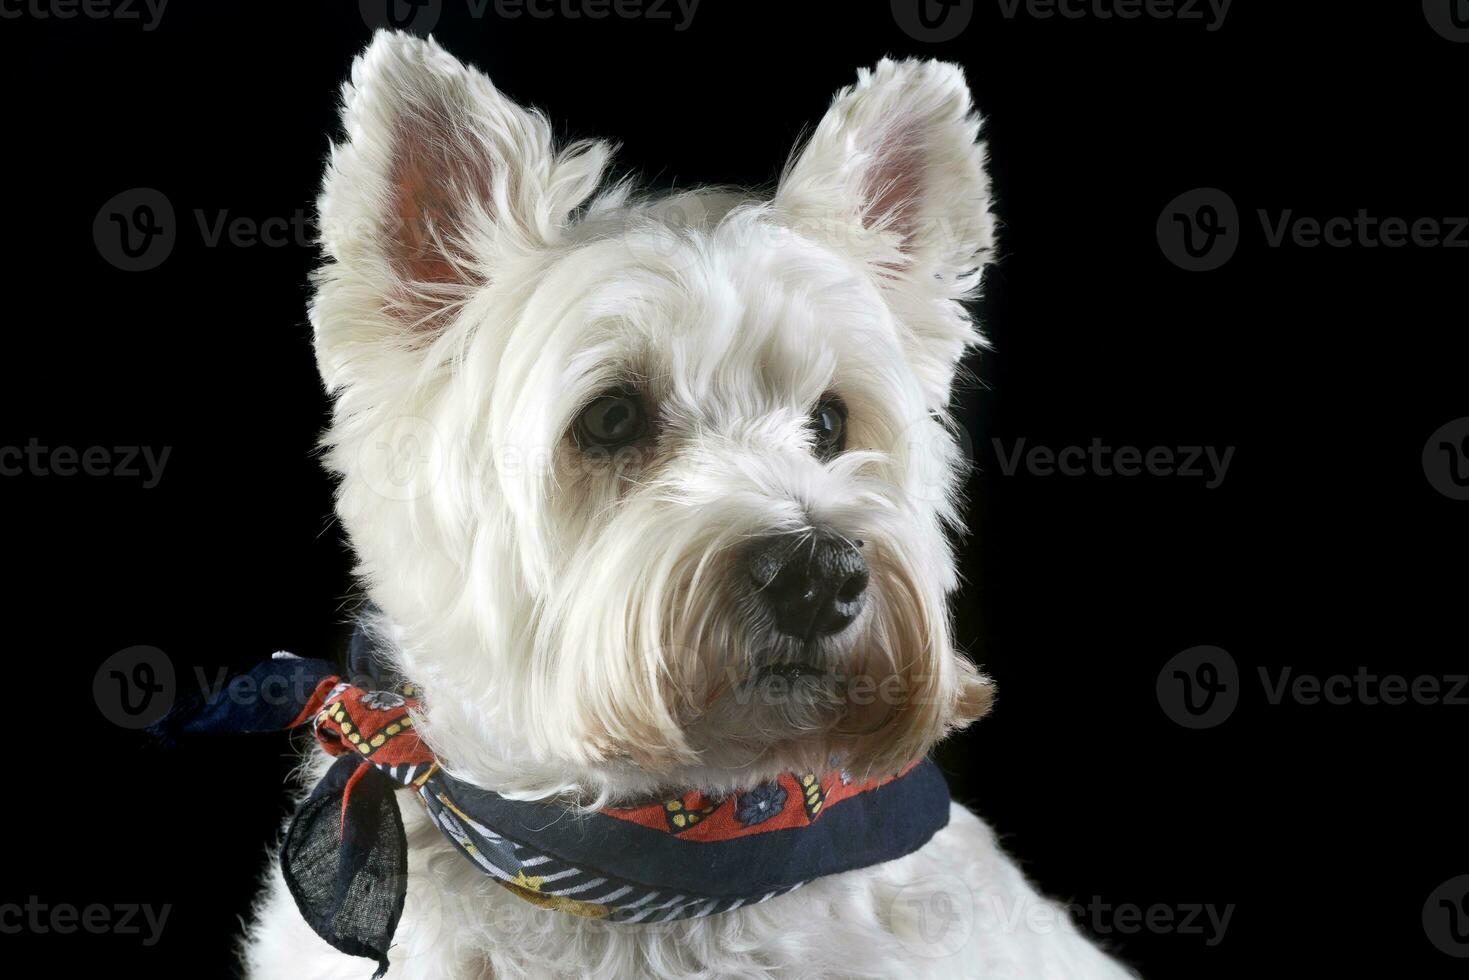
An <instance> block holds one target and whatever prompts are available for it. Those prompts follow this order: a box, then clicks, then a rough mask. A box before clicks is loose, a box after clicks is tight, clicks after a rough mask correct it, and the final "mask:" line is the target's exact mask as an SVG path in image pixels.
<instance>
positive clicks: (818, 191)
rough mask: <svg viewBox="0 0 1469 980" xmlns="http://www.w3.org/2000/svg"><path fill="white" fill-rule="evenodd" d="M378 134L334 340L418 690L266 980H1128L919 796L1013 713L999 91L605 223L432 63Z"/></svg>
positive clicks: (582, 166) (821, 135) (323, 735)
mask: <svg viewBox="0 0 1469 980" xmlns="http://www.w3.org/2000/svg"><path fill="white" fill-rule="evenodd" d="M342 128H343V133H342V137H341V139H340V141H339V142H337V143H336V145H335V146H334V147H333V149H332V152H331V159H330V162H329V164H328V166H327V170H326V175H325V179H324V183H323V189H322V193H321V197H320V201H319V209H320V216H319V217H320V228H321V238H322V245H323V249H324V260H323V264H322V266H321V268H320V270H319V271H318V273H317V275H316V278H315V295H314V299H313V301H312V304H311V321H312V324H313V327H314V332H315V344H316V353H317V359H318V362H319V366H320V369H321V375H322V378H323V380H324V382H325V384H326V387H327V388H328V390H329V391H330V393H331V395H332V397H333V399H334V413H333V417H332V422H331V426H330V428H329V430H328V432H327V433H326V435H325V439H324V443H325V446H326V450H327V455H326V459H327V463H328V467H329V469H330V470H331V472H332V473H333V474H334V475H335V476H336V477H337V478H338V480H339V481H340V492H339V496H338V504H337V513H338V515H339V517H340V519H341V523H342V526H343V527H344V528H345V529H346V531H347V533H348V535H349V537H350V540H351V544H352V546H353V548H354V550H355V554H356V556H357V559H358V573H359V576H360V580H361V583H362V586H363V589H364V591H365V593H366V596H367V597H368V598H369V599H370V600H371V605H370V607H369V609H370V612H369V613H368V614H367V615H366V617H365V621H364V624H363V627H362V630H363V634H362V635H363V636H365V637H366V638H367V639H366V641H365V642H366V645H367V647H370V651H369V653H368V654H367V655H366V658H367V659H365V660H363V661H361V662H362V663H366V662H368V661H369V660H371V661H372V662H373V663H375V664H376V665H377V666H376V667H374V668H373V669H374V670H379V669H380V670H381V671H382V672H383V673H384V674H390V675H391V677H392V678H394V680H393V681H391V682H389V681H383V680H381V679H380V678H379V677H377V676H376V675H375V676H374V678H373V679H371V680H370V681H366V682H360V683H359V682H357V681H351V680H346V679H342V678H338V677H329V678H325V679H324V680H323V686H322V688H321V689H320V691H318V692H317V693H316V695H315V696H314V700H313V701H312V702H311V703H310V704H309V706H307V707H305V708H303V711H304V712H305V713H304V714H302V715H301V716H300V717H298V718H297V719H296V720H295V723H300V722H302V721H311V723H312V724H313V725H314V727H315V731H316V735H317V738H318V739H319V740H321V741H322V744H323V745H325V746H326V747H327V751H318V752H314V753H313V754H312V756H311V758H310V759H309V760H308V763H307V765H306V769H307V770H308V772H309V774H310V775H311V776H312V777H314V778H313V779H312V780H311V781H312V782H316V783H317V790H316V791H315V792H314V793H313V794H312V795H310V796H306V797H303V804H302V807H303V809H302V811H301V816H298V818H297V820H296V821H295V822H294V825H293V828H292V830H291V832H290V834H288V837H287V841H286V844H285V846H284V856H283V857H282V858H279V859H277V861H276V862H275V864H274V867H273V868H272V871H271V874H270V877H269V883H268V885H267V888H266V892H265V894H264V895H263V896H262V898H261V900H260V904H259V907H258V909H257V913H256V916H255V918H254V921H253V924H252V925H251V927H250V928H249V930H248V934H247V938H246V940H245V942H244V958H245V960H246V962H247V966H248V970H249V974H250V976H252V977H255V978H277V977H292V978H294V977H311V978H334V977H341V978H351V980H365V978H366V977H367V976H368V975H369V973H370V971H371V969H372V965H371V963H369V962H368V961H367V960H364V959H362V958H360V957H361V956H363V955H366V956H370V957H376V958H378V960H379V964H380V966H381V967H382V968H383V969H386V970H387V975H388V976H389V977H395V978H429V980H442V978H446V977H496V978H512V977H514V978H520V977H525V978H537V980H539V978H544V977H568V978H572V977H574V978H581V977H667V978H695V977H697V978H701V980H707V978H715V977H738V978H743V980H751V978H760V977H772V978H773V977H785V978H788V977H813V978H814V977H820V978H830V977H874V978H877V977H881V978H890V977H916V976H922V977H983V978H997V977H1007V978H1008V977H1055V978H1062V977H1064V978H1068V980H1077V978H1091V977H1126V976H1128V975H1129V974H1128V972H1127V971H1126V970H1125V969H1123V968H1122V967H1120V966H1118V965H1117V964H1116V963H1115V962H1114V961H1113V960H1111V959H1109V958H1108V957H1107V956H1106V955H1105V954H1103V953H1102V952H1101V951H1099V950H1098V949H1097V948H1096V947H1095V946H1094V945H1093V944H1092V943H1091V942H1089V941H1088V940H1087V939H1086V938H1084V937H1083V936H1082V935H1081V934H1080V933H1079V932H1078V931H1077V930H1076V929H1075V927H1074V926H1073V924H1072V923H1071V922H1070V920H1069V919H1068V917H1067V915H1066V913H1065V911H1064V910H1063V909H1061V908H1060V907H1059V906H1057V905H1055V904H1053V903H1051V902H1049V901H1048V900H1046V899H1044V898H1042V897H1041V896H1040V895H1039V894H1037V892H1036V891H1034V890H1033V889H1032V887H1031V886H1030V885H1029V884H1028V883H1027V882H1026V880H1025V878H1024V877H1023V876H1022V874H1021V873H1020V872H1019V870H1017V868H1016V866H1015V865H1014V864H1013V863H1012V862H1011V861H1010V860H1009V859H1008V858H1007V857H1006V856H1005V855H1004V854H1003V853H1002V852H1001V850H1000V849H999V847H998V846H997V844H996V841H995V837H994V835H993V833H992V832H991V831H990V830H989V829H988V828H987V827H986V826H985V825H984V824H983V823H982V822H981V821H980V820H979V819H978V818H977V817H975V816H974V815H973V814H971V813H969V812H968V811H967V810H965V809H963V808H962V807H960V806H959V805H957V804H953V803H950V802H949V800H948V795H947V791H946V789H944V787H943V783H942V777H940V776H938V775H937V773H936V770H934V769H933V766H932V763H928V762H924V761H923V760H924V757H925V755H926V753H927V752H928V750H929V749H930V748H931V747H932V746H933V745H934V743H935V742H936V741H937V740H939V739H941V738H943V737H944V736H945V735H946V734H948V733H950V732H952V731H954V730H955V729H958V728H961V727H963V726H965V725H967V724H969V723H970V722H972V721H974V720H975V719H977V718H979V717H980V716H981V715H983V714H984V713H985V712H986V711H987V710H988V709H989V706H990V704H991V700H992V690H993V689H992V687H991V685H990V683H989V681H988V679H987V678H986V677H984V676H983V675H982V674H980V673H979V672H978V671H976V669H975V668H974V667H973V666H972V665H971V664H970V662H969V661H968V660H967V659H965V657H964V656H962V655H961V654H960V653H959V652H958V651H956V650H955V648H954V645H953V640H952V636H951V629H952V628H951V623H950V615H949V612H948V609H947V602H948V597H949V595H950V594H951V593H952V592H953V591H954V590H955V588H956V585H957V576H956V572H955V568H954V561H953V554H952V551H951V545H950V541H949V535H950V534H951V533H956V532H958V531H959V530H960V529H961V524H960V518H959V514H958V510H957V504H958V500H957V497H958V489H959V488H958V484H959V482H960V478H961V477H960V474H961V464H962V460H961V454H960V452H959V449H958V444H957V440H956V433H955V429H954V425H953V423H952V422H951V420H950V418H949V416H948V406H949V402H950V387H951V385H952V383H953V381H954V377H955V373H956V371H957V370H958V369H959V366H960V360H961V358H962V357H963V355H964V354H965V352H966V351H967V350H969V349H971V348H973V347H975V346H976V345H980V344H982V343H983V341H982V339H981V336H980V334H979V332H978V331H977V329H976V327H975V325H974V324H973V323H972V322H971V319H970V316H969V314H968V312H967V311H966V309H965V307H964V305H963V303H964V301H965V300H967V299H970V298H973V297H974V296H975V295H976V293H977V292H978V290H979V288H980V280H981V276H982V274H983V270H984V266H985V264H986V263H987V262H988V261H989V260H990V259H991V257H992V256H993V253H994V241H995V224H996V222H995V219H994V217H993V216H992V215H991V213H990V189H989V184H988V180H987V178H986V175H985V169H984V163H985V158H984V149H983V146H982V145H981V144H980V143H979V142H977V139H978V134H979V129H980V120H979V118H978V117H977V115H976V114H975V112H974V110H973V107H972V104H971V99H970V95H969V92H968V89H967V87H966V83H965V80H964V77H963V74H962V72H961V71H960V69H959V68H957V67H955V66H953V65H948V64H943V63H939V62H936V61H918V60H908V61H888V60H884V61H882V62H880V63H879V64H878V65H877V66H876V67H875V68H873V69H871V70H868V71H861V72H859V73H858V77H857V82H856V84H855V85H853V86H851V87H849V88H847V89H844V90H843V91H841V92H840V93H838V95H837V96H836V99H835V101H834V103H833V104H832V106H831V109H830V111H829V112H828V113H827V114H826V116H825V118H824V119H822V121H821V122H820V124H819V125H818V126H817V127H816V129H815V130H814V132H813V133H812V135H811V137H810V138H809V139H808V140H807V141H806V142H805V144H804V146H803V147H801V148H799V149H798V150H797V152H796V153H795V154H794V156H793V157H792V159H791V161H790V163H789V164H788V166H787V167H786V168H785V171H784V173H783V175H782V177H781V179H780V181H779V185H778V187H777V189H776V190H775V191H774V193H773V194H771V195H760V194H755V193H749V192H740V191H731V190H728V189H714V188H704V189H699V190H693V191H687V192H682V193H671V194H664V195H656V196H653V195H641V194H639V193H638V192H636V191H635V189H634V188H633V187H632V186H631V185H629V184H628V183H627V182H613V181H609V180H608V179H607V171H608V168H609V163H610V160H611V157H612V152H613V150H612V147H610V146H609V145H608V144H606V143H602V142H597V141H583V142H576V143H572V144H570V145H566V146H557V145H556V143H555V141H554V140H553V138H552V129H551V126H550V124H549V123H548V122H547V120H546V119H545V118H544V117H543V116H541V115H539V114H538V113H535V112H532V111H528V110H526V109H523V108H521V107H519V106H517V105H515V104H513V103H512V102H511V101H509V100H508V99H506V98H505V97H504V96H503V95H501V94H500V93H499V92H498V91H497V90H496V89H495V87H494V86H493V85H492V84H491V83H490V81H489V79H488V78H486V77H485V76H484V75H482V74H480V73H479V72H478V71H476V70H474V69H472V68H469V67H467V66H465V65H464V64H462V63H460V62H459V61H457V60H455V59H454V58H453V57H452V56H450V55H449V54H447V53H446V52H445V51H444V50H443V49H442V48H441V47H439V46H438V45H437V44H436V43H435V42H433V41H432V40H422V39H419V38H415V37H411V36H408V35H404V34H397V33H380V34H378V35H377V36H376V38H375V39H374V40H373V41H372V43H371V45H370V46H369V47H368V48H367V50H366V51H365V52H364V53H363V54H362V55H361V56H360V57H359V58H358V59H357V60H356V62H355V64H354V65H353V67H352V73H351V80H350V81H349V82H348V83H347V84H346V85H344V87H343V109H342ZM408 682H411V685H412V686H411V687H410V686H407V683H408ZM368 688H383V689H381V690H377V689H374V690H368ZM389 688H391V689H389ZM395 752H396V753H397V754H393V753H395ZM334 753H335V754H334ZM334 758H336V759H337V760H338V762H337V763H336V764H333V759H334ZM339 766H345V768H343V769H341V774H342V775H341V776H340V777H337V776H334V775H333V773H336V772H337V771H338V767H339ZM369 777H370V778H369ZM371 780H378V781H379V782H382V781H384V780H391V781H392V782H391V784H389V783H387V782H383V785H391V786H392V787H393V788H394V789H398V788H402V789H407V790H409V791H408V792H392V791H389V792H387V793H383V794H379V795H376V796H371V795H370V794H369V792H368V787H369V784H370V783H371ZM373 785H376V784H373ZM322 787H327V790H328V791H327V792H325V793H324V792H323V791H322ZM365 798H370V799H373V800H387V801H389V802H388V803H387V804H385V805H382V804H373V805H374V806H376V807H377V809H376V810H373V811H372V812H370V813H368V814H367V815H365V816H364V815H363V814H362V813H360V812H357V813H355V814H354V812H353V810H352V809H351V808H350V807H349V801H350V803H351V807H355V808H356V809H357V811H361V810H362V809H363V803H362V800H363V799H365ZM320 799H329V801H330V805H329V806H326V807H325V809H322V807H320V806H317V804H316V803H314V802H313V801H315V800H320ZM313 807H316V809H314V810H313V809H312V808H313ZM321 813H326V814H327V817H325V818H324V819H321V820H315V819H314V816H313V814H314V815H320V814H321ZM364 828H366V829H364ZM323 842H325V843H323ZM394 854H400V855H401V856H400V857H396V858H395V857H394ZM405 862H406V863H405ZM298 907H299V908H298ZM308 920H310V922H309V924H308ZM364 923H365V924H364ZM364 937H365V938H364ZM379 940H381V941H379ZM389 945H390V948H388V947H389ZM374 950H376V952H374ZM351 954H356V955H351Z"/></svg>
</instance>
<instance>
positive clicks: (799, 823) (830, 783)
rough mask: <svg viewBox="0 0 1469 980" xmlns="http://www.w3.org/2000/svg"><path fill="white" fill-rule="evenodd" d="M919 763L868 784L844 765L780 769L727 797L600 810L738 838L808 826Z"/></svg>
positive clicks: (695, 794) (696, 836)
mask: <svg viewBox="0 0 1469 980" xmlns="http://www.w3.org/2000/svg"><path fill="white" fill-rule="evenodd" d="M917 764H918V763H917V762H916V761H915V762H912V763H909V764H908V765H907V766H905V767H904V768H903V770H902V771H901V772H899V773H897V774H896V775H892V776H883V777H880V778H877V779H869V780H868V781H867V782H865V783H858V782H855V781H851V780H850V779H849V778H847V777H846V775H845V772H844V770H840V769H838V770H833V771H832V772H829V773H827V774H826V775H825V776H823V777H821V778H820V779H819V780H818V779H816V778H815V777H814V776H810V775H803V776H798V775H796V774H795V773H782V774H781V775H780V776H779V777H777V778H776V780H775V781H774V782H772V783H767V784H765V785H764V786H759V787H756V788H755V789H753V790H750V791H747V792H743V793H735V794H734V795H732V796H729V797H726V798H724V799H711V798H709V797H706V796H705V795H704V794H703V793H700V792H699V791H697V790H690V791H688V792H687V793H684V794H683V795H682V796H680V797H678V798H677V799H672V800H665V801H664V802H662V803H649V804H647V805H645V806H638V807H628V808H621V809H619V808H610V807H609V808H607V809H604V810H603V811H602V812H603V813H605V814H606V815H607V816H609V817H616V818H618V819H619V820H626V821H628V822H629V823H635V824H638V825H640V826H643V827H647V828H648V829H650V830H661V831H663V832H664V833H668V834H674V835H676V836H678V837H680V838H682V839H684V840H693V841H700V842H709V841H722V840H734V839H736V838H739V837H749V836H751V835H753V834H763V833H765V832H767V831H771V830H787V829H790V828H792V827H808V826H810V825H811V824H812V823H813V822H814V821H815V820H816V819H817V818H819V817H820V816H821V814H823V813H825V812H826V811H827V810H829V809H830V808H831V807H833V806H835V805H836V804H838V803H841V802H842V801H843V800H849V799H851V798H852V797H854V796H859V795H861V794H862V793H866V792H868V791H870V790H874V789H877V788H878V787H879V786H884V785H886V784H888V783H890V782H892V781H893V780H894V779H898V778H900V777H902V776H905V775H907V773H908V771H909V770H911V769H912V768H913V767H914V766H916V765H917Z"/></svg>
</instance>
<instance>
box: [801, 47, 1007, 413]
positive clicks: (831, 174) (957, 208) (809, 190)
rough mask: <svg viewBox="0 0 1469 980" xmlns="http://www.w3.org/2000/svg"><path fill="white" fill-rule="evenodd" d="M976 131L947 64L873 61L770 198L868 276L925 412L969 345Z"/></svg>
mask: <svg viewBox="0 0 1469 980" xmlns="http://www.w3.org/2000/svg"><path fill="white" fill-rule="evenodd" d="M979 129H980V119H979V117H978V115H976V113H975V111H974V106H973V101H972V99H971V98H970V94H969V87H968V85H967V84H966V83H965V81H964V73H963V71H962V70H961V69H960V68H959V67H958V66H957V65H951V64H946V63H943V62H939V61H919V60H907V61H891V60H887V59H884V60H883V61H881V62H879V63H878V65H877V67H876V68H873V69H871V70H863V71H861V72H859V73H858V77H857V84H856V85H853V86H850V87H849V88H846V89H843V90H842V91H841V92H839V93H837V96H836V99H835V100H834V101H833V103H832V106H831V108H830V109H829V110H828V111H827V113H826V116H825V117H824V118H823V119H822V120H821V122H820V124H819V125H817V127H816V129H815V131H814V132H813V133H812V135H811V138H810V139H809V140H808V141H807V142H806V145H805V146H804V147H803V148H801V149H800V150H799V151H798V152H797V153H796V154H795V155H794V156H793V158H792V160H791V162H790V163H789V164H788V166H787V167H786V170H785V173H784V175H783V176H782V178H781V182H780V187H779V190H778V191H777V192H776V196H775V205H776V208H777V212H778V213H782V214H784V215H785V216H786V217H787V220H791V221H793V222H794V223H795V224H796V226H797V227H798V228H799V229H800V230H801V231H802V232H803V233H805V234H810V235H812V236H814V237H819V238H821V239H822V240H824V241H825V242H826V243H827V244H828V245H830V246H831V247H834V248H837V249H839V250H841V251H843V252H846V253H848V254H850V255H852V256H853V257H854V258H856V259H858V260H859V261H861V262H863V263H864V264H865V265H866V266H867V267H868V268H869V269H871V270H872V272H873V274H874V275H875V276H876V277H877V278H878V279H879V281H880V283H881V285H882V286H883V289H884V294H885V295H886V296H887V297H888V298H889V302H890V303H891V304H892V305H893V308H894V311H895V313H897V315H898V317H899V319H900V320H902V321H903V323H904V324H905V326H906V327H907V328H908V329H909V330H910V331H911V332H912V336H911V338H910V339H911V340H912V342H913V344H912V350H913V354H914V363H915V365H916V366H917V367H918V369H919V372H920V375H921V376H922V377H923V379H924V381H925V383H926V384H927V385H928V387H929V389H930V393H931V395H932V397H933V398H934V400H935V401H936V402H937V405H936V407H937V406H941V405H943V404H946V403H947V401H948V389H949V385H950V383H951V382H952V380H953V375H954V370H955V367H956V366H957V364H958V360H959V358H960V357H961V356H962V354H963V352H964V350H965V348H966V347H967V346H969V345H971V344H975V343H980V342H981V338H980V337H979V335H978V333H977V332H976V331H975V330H974V327H973V326H972V324H971V323H970V322H969V320H968V318H967V317H966V316H965V315H964V313H963V311H962V309H960V308H958V305H957V303H956V302H954V301H956V300H960V299H967V298H970V297H972V296H973V295H974V294H975V293H976V292H977V290H978V288H979V283H980V277H981V275H982V273H983V269H984V266H985V264H986V263H988V262H989V261H990V260H991V259H992V257H993V254H994V239H995V218H994V216H993V215H992V214H991V213H990V187H989V179H988V178H987V176H986V174H985V152H984V146H983V144H981V143H979V142H978V138H979Z"/></svg>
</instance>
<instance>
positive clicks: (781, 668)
mask: <svg viewBox="0 0 1469 980" xmlns="http://www.w3.org/2000/svg"><path fill="white" fill-rule="evenodd" d="M831 676H832V672H831V671H830V670H828V669H827V668H826V667H823V666H822V665H821V664H818V663H816V662H814V661H807V660H798V661H794V662H788V663H778V664H769V665H767V666H765V667H761V668H760V669H759V670H758V671H756V672H755V679H756V680H757V681H761V680H780V681H786V682H787V683H792V684H793V683H796V682H798V681H819V680H825V679H827V678H829V677H831Z"/></svg>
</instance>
